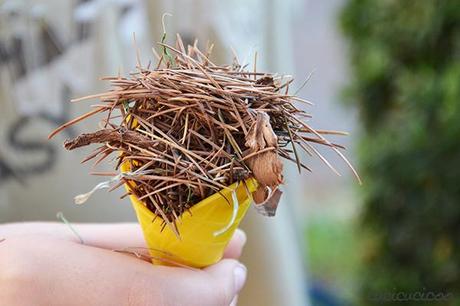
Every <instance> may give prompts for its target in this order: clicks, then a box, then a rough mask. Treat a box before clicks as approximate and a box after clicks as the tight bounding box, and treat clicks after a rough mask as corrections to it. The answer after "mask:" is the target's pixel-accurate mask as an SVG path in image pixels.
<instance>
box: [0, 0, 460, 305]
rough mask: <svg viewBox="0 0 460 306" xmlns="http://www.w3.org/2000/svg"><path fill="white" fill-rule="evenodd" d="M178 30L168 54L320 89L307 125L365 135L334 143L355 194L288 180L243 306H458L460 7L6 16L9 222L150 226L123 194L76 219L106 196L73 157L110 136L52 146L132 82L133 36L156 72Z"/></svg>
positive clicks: (0, 12) (4, 155)
mask: <svg viewBox="0 0 460 306" xmlns="http://www.w3.org/2000/svg"><path fill="white" fill-rule="evenodd" d="M164 13H170V14H172V16H171V17H166V19H165V26H166V30H167V32H168V40H169V41H170V42H173V39H174V37H175V33H180V35H181V36H182V37H183V39H184V40H185V41H186V42H193V40H194V39H195V38H197V39H199V42H200V44H201V46H205V45H206V43H207V42H213V43H215V45H216V47H215V52H214V54H213V59H214V61H216V62H220V63H224V62H230V61H231V58H232V56H233V55H232V51H231V49H234V50H235V52H236V53H237V54H238V57H239V59H240V61H241V62H243V63H249V65H250V66H252V64H253V59H254V53H255V52H257V53H258V61H257V67H258V70H261V71H263V70H267V71H271V72H274V71H276V72H279V73H282V74H290V75H293V76H294V77H295V79H296V82H295V83H294V86H292V88H293V92H295V90H296V89H297V88H300V87H301V85H302V83H303V82H304V81H305V80H306V79H307V78H308V77H309V75H311V78H310V79H309V81H308V82H307V84H306V86H304V87H303V88H302V89H301V90H300V91H299V95H300V96H301V97H302V98H305V99H308V100H310V101H312V102H314V104H315V105H314V106H311V107H308V109H307V111H308V112H309V113H311V114H312V115H313V119H311V121H310V124H311V125H312V126H313V127H315V128H318V129H335V130H344V131H347V132H350V136H347V137H336V138H331V140H334V141H336V142H339V143H341V144H343V145H345V146H346V147H347V148H348V149H347V151H346V152H345V153H346V155H347V156H348V157H349V158H350V160H351V161H352V163H353V164H354V165H355V166H356V167H357V169H358V171H359V172H360V174H361V176H362V179H363V185H361V186H359V185H358V183H357V182H356V180H355V179H354V178H353V177H352V175H351V172H350V171H349V169H347V167H346V165H345V164H344V163H343V162H342V161H341V160H340V159H339V158H338V157H337V156H335V155H334V154H331V153H330V152H328V151H327V150H322V151H321V153H323V154H324V155H325V157H326V158H327V159H328V160H329V161H330V162H331V163H332V164H333V165H334V166H335V167H336V168H337V169H338V170H339V172H340V173H341V174H342V176H340V177H339V176H336V175H335V174H334V173H332V172H331V171H330V170H329V169H328V168H327V167H326V166H325V165H324V164H323V163H322V162H321V161H319V160H317V159H315V158H311V157H308V156H304V158H305V160H306V163H307V165H309V166H310V167H311V168H312V169H313V172H312V173H304V174H303V175H302V176H300V177H299V176H298V173H296V169H295V167H293V166H292V165H290V166H287V167H286V168H287V169H286V186H285V188H284V189H285V193H284V198H283V200H282V203H280V206H279V209H278V214H277V216H276V217H275V218H271V219H269V218H265V217H263V216H260V215H257V214H256V213H255V212H253V211H252V212H250V214H249V216H248V217H247V219H246V220H245V222H244V224H243V227H244V228H245V230H246V231H247V232H248V236H249V237H248V244H247V247H246V249H245V255H244V258H243V259H242V261H243V262H245V263H246V264H247V266H248V269H249V280H248V285H247V287H246V288H245V289H244V291H243V293H242V296H241V298H240V305H331V306H332V305H382V304H383V305H401V303H404V305H460V297H459V293H460V292H459V288H460V2H459V1H458V0H443V1H431V0H420V1H396V0H380V1H377V0H374V1H371V0H328V1H313V0H305V1H302V0H245V1H243V0H231V1H230V0H229V1H212V0H195V1H192V0H169V1H168V0H162V1H160V0H158V1H147V0H145V1H142V0H80V1H78V0H69V1H60V0H48V1H46V0H12V1H8V0H0V109H1V110H0V222H13V221H26V220H53V221H56V214H57V213H58V212H63V213H64V215H65V216H66V218H67V219H68V220H70V221H71V222H116V221H134V220H135V216H134V213H133V211H132V210H131V207H130V204H129V201H127V200H123V201H120V200H119V199H118V197H119V196H120V193H118V192H113V193H106V192H99V193H96V194H95V195H94V197H92V198H91V200H90V201H88V203H87V204H85V205H84V206H78V207H77V206H75V205H74V204H73V197H74V196H75V195H77V194H80V193H84V192H87V191H89V190H90V189H91V188H92V187H93V186H94V185H96V184H97V183H98V182H99V180H100V179H99V178H98V177H91V176H89V175H88V173H89V172H90V171H91V166H90V165H86V164H85V165H80V160H82V159H83V157H84V156H86V154H87V153H88V152H89V151H88V150H81V151H75V152H71V153H69V152H64V149H63V148H62V145H61V144H62V142H63V140H64V139H65V138H69V137H72V136H75V135H77V134H79V133H81V132H83V131H89V130H92V129H94V127H96V125H97V120H88V121H85V122H82V123H81V124H79V125H77V126H75V127H72V128H70V129H68V130H66V131H65V132H64V133H62V134H61V135H59V137H56V138H55V139H53V140H52V141H47V140H46V136H47V135H48V133H49V132H50V131H51V130H53V129H54V128H55V127H56V126H57V125H59V124H61V123H63V122H65V121H68V120H70V119H71V118H73V117H75V116H77V115H78V114H81V113H84V112H86V111H87V109H88V107H89V105H90V104H91V103H95V102H96V101H91V102H80V103H69V100H70V99H71V98H75V97H80V96H84V95H88V94H92V93H97V92H99V91H101V90H104V89H106V88H107V87H106V86H107V84H105V83H104V82H102V81H99V78H100V77H102V76H109V75H110V76H111V75H117V74H118V73H120V74H127V73H129V72H130V71H131V70H134V67H135V62H136V47H135V46H134V43H133V32H134V33H136V40H137V48H138V49H139V51H140V55H141V62H142V64H144V65H147V64H148V62H149V61H150V60H152V59H153V58H154V56H153V54H152V52H151V47H153V46H155V44H156V42H158V41H160V39H161V35H162V32H163V29H162V23H161V19H162V15H163V14H164ZM318 149H320V150H321V148H318ZM106 167H108V168H110V165H109V166H106ZM108 168H107V169H108Z"/></svg>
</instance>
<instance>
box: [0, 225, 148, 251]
mask: <svg viewBox="0 0 460 306" xmlns="http://www.w3.org/2000/svg"><path fill="white" fill-rule="evenodd" d="M74 231H75V232H74ZM18 236H42V237H50V238H58V239H62V240H67V241H73V242H79V243H81V242H83V244H85V245H90V246H96V247H100V248H105V249H109V250H113V249H126V248H145V247H146V245H145V241H144V237H143V234H142V230H141V227H140V225H139V224H137V223H110V224H72V225H71V227H69V226H68V225H66V224H63V223H57V222H26V223H10V224H4V225H1V226H0V237H1V238H8V237H18ZM80 239H81V241H80Z"/></svg>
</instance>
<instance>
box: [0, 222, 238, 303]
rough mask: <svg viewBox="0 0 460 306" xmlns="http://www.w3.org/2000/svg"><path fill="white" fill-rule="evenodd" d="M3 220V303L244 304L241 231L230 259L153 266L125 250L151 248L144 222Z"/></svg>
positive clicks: (228, 253)
mask: <svg viewBox="0 0 460 306" xmlns="http://www.w3.org/2000/svg"><path fill="white" fill-rule="evenodd" d="M74 228H75V229H76V231H77V232H78V233H79V235H80V236H81V237H82V238H83V240H84V244H81V242H80V240H79V239H78V237H77V236H76V235H75V234H73V233H72V232H71V231H70V230H69V228H68V227H67V226H66V225H64V224H59V223H43V222H41V223H15V224H4V225H0V301H2V304H4V305H69V306H72V305H128V306H135V305H136V306H137V305H139V306H140V305H155V306H156V305H158V306H173V305H174V306H176V305H177V306H180V305H189V306H194V305H197V306H198V305H200V306H207V305H209V306H220V305H236V297H237V294H238V292H239V291H240V290H241V288H242V287H243V285H244V282H245V279H246V268H245V267H244V266H243V265H242V264H241V263H239V262H238V261H237V259H238V258H239V256H240V255H241V251H242V248H243V245H244V243H245V241H246V236H245V234H244V232H242V231H241V230H237V231H236V232H235V235H234V236H233V238H232V240H231V242H230V244H229V245H228V247H227V249H226V251H225V254H224V259H222V260H221V261H220V262H219V263H217V264H215V265H213V266H210V267H208V268H205V269H202V270H197V269H188V268H179V267H165V266H153V265H152V264H151V263H149V262H147V261H144V260H142V259H139V258H137V257H136V256H132V255H129V254H125V253H120V252H115V251H114V250H121V249H126V248H132V247H145V244H144V240H143V237H142V233H141V230H140V228H139V225H137V224H129V223H123V224H106V225H103V224H76V225H74Z"/></svg>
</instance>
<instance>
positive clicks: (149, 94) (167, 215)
mask: <svg viewBox="0 0 460 306" xmlns="http://www.w3.org/2000/svg"><path fill="white" fill-rule="evenodd" d="M160 46H161V48H162V49H163V50H162V51H163V52H162V55H161V56H158V55H157V57H158V65H157V67H155V68H154V69H152V68H149V67H147V68H142V67H141V66H140V64H139V63H138V67H137V71H136V72H135V73H132V74H130V76H129V77H128V78H125V77H120V76H116V77H109V78H104V79H105V80H108V81H110V83H111V86H112V89H111V90H110V91H108V92H105V93H102V94H98V95H93V96H88V97H84V98H81V99H76V100H74V101H75V102H76V101H80V100H85V99H94V98H98V99H99V100H100V103H99V104H97V105H93V108H94V109H93V110H92V111H90V112H88V113H86V114H84V115H82V116H80V117H78V118H75V119H74V120H72V121H70V122H68V123H66V124H64V125H63V126H61V127H59V128H58V129H56V130H55V131H54V132H53V133H51V134H50V137H52V136H54V135H55V134H56V133H58V132H60V131H61V130H63V129H65V128H66V127H68V126H69V125H72V124H75V123H77V122H79V121H81V120H84V119H85V118H88V117H90V116H93V115H96V114H99V113H104V114H105V118H104V119H103V120H102V125H101V129H99V130H98V131H96V132H92V133H87V134H82V135H80V136H78V137H76V138H75V139H70V140H66V141H65V144H64V146H65V148H66V149H68V150H73V149H76V148H80V147H83V146H87V145H90V144H98V145H99V147H98V148H97V149H96V150H95V151H94V152H93V153H91V154H90V155H89V156H88V157H87V158H86V159H85V160H84V161H89V160H91V159H95V160H96V162H95V164H98V163H100V162H101V161H102V160H104V159H107V157H109V156H110V155H111V154H112V153H116V154H115V155H112V156H113V157H114V158H115V159H116V160H117V163H116V170H119V167H120V165H122V164H123V163H129V165H130V172H129V173H127V174H125V175H120V174H119V172H114V173H109V174H111V175H113V176H114V179H112V182H115V184H114V186H111V187H112V189H114V188H116V187H119V186H121V185H123V184H128V185H129V187H130V192H131V193H132V194H133V195H135V196H136V197H137V198H138V199H139V200H141V201H142V202H143V203H144V205H145V206H146V207H147V208H148V209H149V210H150V211H152V212H153V213H154V214H155V215H157V216H160V217H161V218H162V219H163V221H164V224H165V225H166V224H169V225H171V226H172V227H175V224H176V221H177V220H178V219H179V216H181V215H182V214H183V213H184V212H185V211H187V210H189V209H190V208H191V207H192V206H193V205H195V204H196V203H198V202H200V201H201V200H203V199H205V198H207V197H209V196H210V195H212V194H214V193H216V192H219V191H220V190H225V189H226V188H228V186H230V185H231V184H232V183H234V182H241V183H242V184H244V181H245V180H246V179H248V178H251V177H252V178H255V179H256V180H257V182H258V189H257V190H256V191H255V192H254V193H253V198H254V200H255V202H256V204H257V203H258V204H259V205H260V206H259V205H258V206H259V207H262V208H263V209H262V211H264V212H265V213H266V214H269V215H273V214H274V212H275V209H276V204H277V201H278V200H279V196H280V194H281V193H280V191H279V189H278V186H279V185H280V184H282V183H283V174H282V171H283V164H282V162H281V159H286V160H290V161H293V162H295V163H296V164H297V166H298V169H299V171H300V170H301V169H302V168H303V169H306V170H309V168H308V167H307V166H306V165H305V164H303V163H302V162H301V161H300V158H299V151H304V152H306V153H307V154H309V155H316V156H318V157H319V158H321V159H322V160H323V161H324V162H325V163H326V164H327V165H328V166H329V167H330V168H331V169H333V170H334V168H333V167H332V166H331V165H330V164H329V163H328V162H327V161H326V159H324V158H323V157H322V156H321V154H320V153H319V152H318V151H317V149H316V148H315V145H318V144H319V145H323V146H326V147H328V148H330V149H331V150H334V151H335V152H337V154H339V155H340V156H341V157H342V158H343V159H344V160H345V162H346V163H347V164H348V165H350V164H349V163H348V161H347V160H346V158H345V157H344V156H343V155H342V153H341V152H340V149H343V147H341V146H340V145H338V144H334V143H331V142H329V141H328V140H326V139H325V138H324V137H323V134H341V133H340V132H335V131H319V130H315V129H313V128H312V127H310V126H309V125H308V124H306V123H305V118H309V117H310V116H309V115H308V114H307V113H305V112H304V111H303V110H300V109H299V108H297V107H296V106H294V103H295V102H299V103H307V104H308V103H309V102H308V101H305V100H303V99H301V98H299V97H296V96H295V95H291V94H289V85H290V84H291V83H292V81H293V80H292V78H285V77H282V76H277V75H274V74H270V73H264V72H257V71H255V69H254V71H249V70H248V69H247V67H246V66H242V65H240V64H239V63H238V61H237V60H236V59H235V60H234V62H233V63H232V64H231V65H224V66H219V65H217V64H215V63H213V62H212V61H211V60H210V59H209V55H210V51H211V50H210V49H209V50H206V52H202V51H200V50H199V49H198V48H197V45H196V44H195V45H193V46H187V48H185V46H184V45H183V43H182V41H181V39H180V37H178V39H177V41H176V45H175V47H172V46H169V45H167V44H163V43H160ZM254 66H255V65H254ZM350 168H351V169H352V171H353V172H354V173H355V175H356V176H357V174H356V172H355V170H354V169H353V168H352V167H351V165H350ZM334 171H335V170H334ZM104 187H108V186H104Z"/></svg>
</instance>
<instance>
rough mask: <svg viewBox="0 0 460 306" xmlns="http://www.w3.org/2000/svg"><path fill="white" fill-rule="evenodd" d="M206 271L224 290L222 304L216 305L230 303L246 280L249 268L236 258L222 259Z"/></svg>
mask: <svg viewBox="0 0 460 306" xmlns="http://www.w3.org/2000/svg"><path fill="white" fill-rule="evenodd" d="M205 271H206V272H207V273H209V274H210V275H211V276H212V278H213V279H214V280H215V282H216V283H217V284H218V286H219V287H220V290H222V292H221V295H222V299H223V301H222V304H215V305H226V306H227V305H230V303H231V302H232V301H233V300H235V297H236V295H237V294H238V293H239V292H240V291H241V289H242V288H243V286H244V284H245V282H246V276H247V269H246V267H245V266H244V265H243V264H241V263H240V262H238V261H236V260H232V259H224V260H221V261H220V262H219V263H217V264H215V265H213V266H210V267H208V268H206V269H205Z"/></svg>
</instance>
